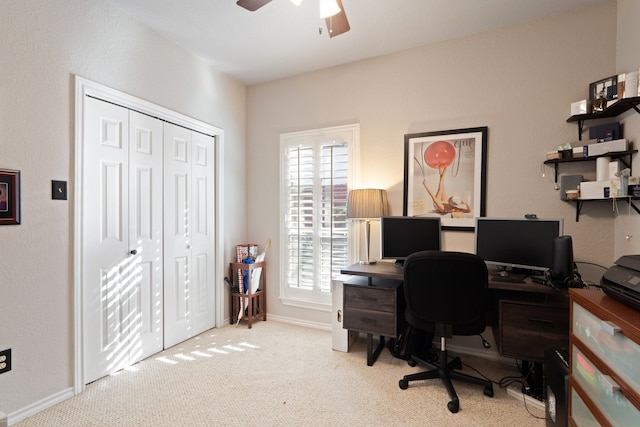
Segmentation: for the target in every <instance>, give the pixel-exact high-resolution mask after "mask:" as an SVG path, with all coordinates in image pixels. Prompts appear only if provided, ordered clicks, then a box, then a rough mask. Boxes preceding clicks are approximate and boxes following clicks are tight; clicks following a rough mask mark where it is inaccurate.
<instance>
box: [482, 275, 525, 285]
mask: <svg viewBox="0 0 640 427" xmlns="http://www.w3.org/2000/svg"><path fill="white" fill-rule="evenodd" d="M525 277H527V276H519V275H509V276H500V275H497V274H496V275H495V276H491V279H490V280H491V281H492V282H502V283H524V279H525Z"/></svg>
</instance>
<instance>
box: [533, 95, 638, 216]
mask: <svg viewBox="0 0 640 427" xmlns="http://www.w3.org/2000/svg"><path fill="white" fill-rule="evenodd" d="M639 99H640V98H639ZM583 115H584V114H583ZM637 152H638V150H628V151H615V152H611V153H606V154H602V155H600V156H590V157H570V158H567V159H551V160H545V161H544V164H545V165H553V166H554V168H555V176H554V182H556V183H557V182H558V167H559V165H560V164H561V163H575V162H588V161H591V162H594V161H595V160H596V159H597V158H598V157H610V158H611V159H615V160H619V161H620V162H622V164H624V165H625V166H626V167H627V168H629V169H630V170H631V160H632V159H631V158H632V156H633V155H634V154H635V153H637ZM616 199H617V200H624V201H626V202H628V203H629V204H630V205H631V207H632V208H633V210H634V211H636V212H637V213H639V214H640V208H638V206H636V204H635V203H633V201H634V200H640V197H628V196H625V197H616ZM610 200H612V199H611V198H607V199H575V200H567V202H572V203H575V204H576V222H578V221H579V220H580V212H581V211H582V204H583V203H584V202H602V201H610Z"/></svg>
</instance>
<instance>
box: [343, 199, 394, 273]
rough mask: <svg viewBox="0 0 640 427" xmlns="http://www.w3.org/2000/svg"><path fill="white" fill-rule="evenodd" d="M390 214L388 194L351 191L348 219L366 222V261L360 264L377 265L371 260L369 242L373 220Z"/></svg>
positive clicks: (348, 203)
mask: <svg viewBox="0 0 640 427" xmlns="http://www.w3.org/2000/svg"><path fill="white" fill-rule="evenodd" d="M388 213H389V207H388V204H387V192H386V191H385V190H378V189H373V188H366V189H360V190H351V192H350V193H349V199H348V202H347V218H350V219H357V220H362V219H363V220H365V235H364V236H365V247H366V260H365V261H360V264H375V263H376V262H375V261H370V260H369V242H370V234H371V220H372V219H379V218H380V217H381V216H386V215H388Z"/></svg>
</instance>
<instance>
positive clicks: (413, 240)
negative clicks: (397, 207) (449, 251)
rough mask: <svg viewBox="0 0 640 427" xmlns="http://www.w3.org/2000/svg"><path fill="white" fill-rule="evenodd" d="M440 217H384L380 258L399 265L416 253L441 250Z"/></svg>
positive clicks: (381, 225)
mask: <svg viewBox="0 0 640 427" xmlns="http://www.w3.org/2000/svg"><path fill="white" fill-rule="evenodd" d="M440 246H441V237H440V217H411V216H384V217H382V218H380V257H381V258H382V259H395V260H396V263H397V264H402V263H403V262H404V260H405V259H406V258H407V257H408V256H409V255H411V254H412V253H414V252H419V251H426V250H440Z"/></svg>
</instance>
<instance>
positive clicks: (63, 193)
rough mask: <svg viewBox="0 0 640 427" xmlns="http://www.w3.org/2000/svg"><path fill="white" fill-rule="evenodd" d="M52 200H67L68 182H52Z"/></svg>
mask: <svg viewBox="0 0 640 427" xmlns="http://www.w3.org/2000/svg"><path fill="white" fill-rule="evenodd" d="M51 198H52V199H53V200H67V181H51Z"/></svg>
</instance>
